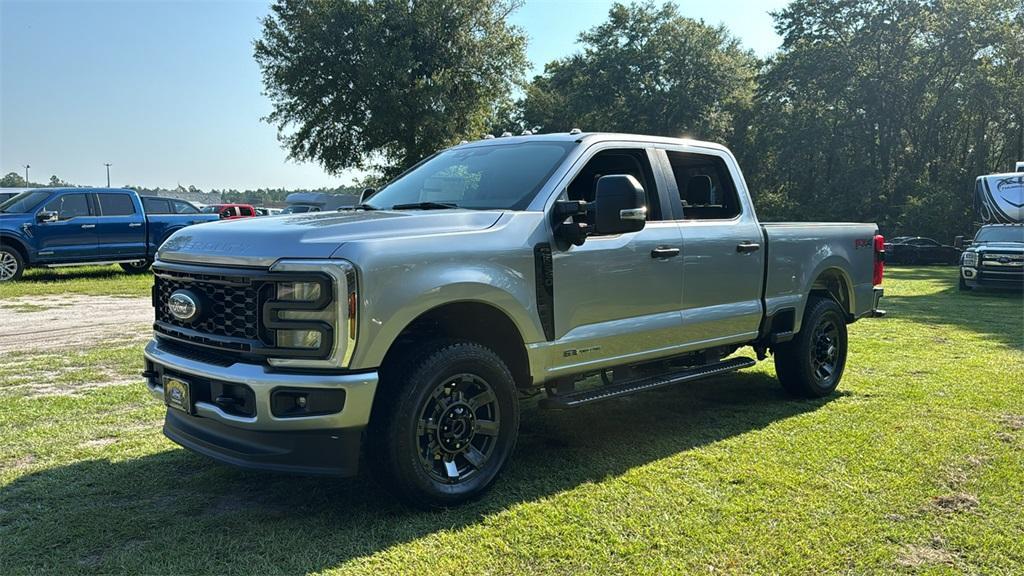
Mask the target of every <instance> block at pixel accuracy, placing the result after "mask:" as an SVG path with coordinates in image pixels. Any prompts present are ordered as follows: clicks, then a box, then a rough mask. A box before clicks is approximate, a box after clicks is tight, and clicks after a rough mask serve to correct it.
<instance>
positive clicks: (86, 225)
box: [82, 224, 96, 228]
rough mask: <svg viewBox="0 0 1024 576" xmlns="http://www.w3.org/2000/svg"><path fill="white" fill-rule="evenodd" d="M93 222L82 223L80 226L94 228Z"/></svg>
mask: <svg viewBox="0 0 1024 576" xmlns="http://www.w3.org/2000/svg"><path fill="white" fill-rule="evenodd" d="M95 227H96V225H95V224H82V228H95Z"/></svg>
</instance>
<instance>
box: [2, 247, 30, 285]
mask: <svg viewBox="0 0 1024 576" xmlns="http://www.w3.org/2000/svg"><path fill="white" fill-rule="evenodd" d="M0 266H4V270H2V271H0V282H14V281H15V280H17V279H19V278H21V275H22V274H24V273H25V259H24V258H22V257H21V252H18V251H17V250H16V249H14V248H13V247H11V246H10V245H8V246H2V245H0Z"/></svg>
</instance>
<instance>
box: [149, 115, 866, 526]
mask: <svg viewBox="0 0 1024 576" xmlns="http://www.w3.org/2000/svg"><path fill="white" fill-rule="evenodd" d="M882 246H883V239H882V237H881V236H879V235H877V227H876V226H875V225H874V224H790V223H786V224H761V223H759V222H758V220H757V217H756V215H755V213H754V207H753V205H752V204H751V200H750V196H749V194H748V191H747V186H746V183H745V182H744V180H743V177H742V175H741V173H740V170H739V168H738V167H737V165H736V161H735V159H734V158H733V156H732V154H731V153H730V152H729V151H728V150H727V149H726V148H724V147H722V146H719V145H716V144H710V143H705V142H696V141H691V140H677V139H669V138H658V137H646V136H633V135H616V134H581V133H578V131H574V132H572V133H568V134H547V135H534V136H521V137H505V138H493V139H486V140H481V141H476V142H472V143H465V144H462V145H459V146H455V147H453V148H450V149H447V150H444V151H442V152H439V153H437V154H435V155H433V156H432V157H430V158H428V159H426V160H424V161H423V162H421V163H419V164H418V165H416V166H415V167H413V168H412V169H410V170H409V171H407V172H406V173H404V174H403V175H401V176H400V177H398V178H397V179H396V180H394V181H393V182H391V183H390V184H388V185H387V186H385V187H384V188H383V189H381V190H380V191H378V192H376V194H375V195H373V196H371V197H369V199H365V198H364V200H363V202H362V203H361V204H359V205H358V206H356V207H355V208H353V209H347V210H342V211H336V212H319V213H311V214H296V215H291V216H282V217H279V218H275V219H273V220H269V221H267V220H259V219H255V220H249V221H236V222H230V223H223V224H218V225H204V226H197V227H191V228H187V229H185V230H182V231H180V232H178V233H176V234H175V235H174V236H172V237H171V238H170V239H169V240H168V241H167V242H166V243H165V244H164V245H163V246H162V247H161V248H160V251H159V253H158V258H157V262H156V263H155V265H154V274H155V286H154V289H153V304H154V306H155V308H156V322H155V324H154V330H155V337H154V339H153V340H152V342H150V343H149V344H148V345H147V346H146V349H145V358H146V371H145V373H144V376H145V377H146V378H147V386H148V388H149V390H150V391H151V392H152V393H153V394H154V395H155V396H156V397H157V398H159V399H160V401H161V402H164V403H166V404H167V406H168V409H167V413H166V419H165V424H164V433H165V434H166V435H167V436H168V437H169V438H170V439H171V440H173V441H175V442H177V443H178V444H181V445H182V446H185V447H187V448H190V449H192V450H194V451H196V452H199V453H201V454H205V455H207V456H210V457H213V458H215V459H217V460H220V461H223V462H228V463H231V464H236V465H239V466H243V467H251V468H259V469H266V470H276V471H291V472H301V473H324V474H333V475H350V474H353V473H355V472H356V468H357V463H358V462H359V459H360V448H361V447H362V448H363V451H364V452H365V455H366V460H367V461H368V463H369V464H370V466H371V468H372V469H373V470H374V471H375V473H376V474H375V475H376V476H378V477H379V478H380V480H381V481H382V482H384V483H386V484H387V485H388V486H389V487H391V488H392V489H393V490H394V492H395V493H396V494H397V495H398V496H399V497H401V498H402V499H404V500H406V501H408V502H412V503H414V504H418V505H421V506H447V505H451V504H455V503H458V502H461V501H463V500H465V499H467V498H470V497H474V496H476V495H478V494H480V493H481V492H482V491H483V490H484V489H486V488H487V487H488V486H489V485H490V484H491V483H492V482H493V481H494V479H495V477H496V476H497V475H498V473H499V471H500V470H501V469H502V467H503V466H505V464H506V462H507V461H508V459H509V457H510V454H511V453H512V449H513V446H514V445H515V443H516V436H517V433H518V428H519V397H520V394H524V393H531V392H540V393H546V397H544V398H543V399H542V400H541V401H540V407H541V408H550V409H574V408H576V407H579V406H584V405H587V404H590V403H592V402H597V401H601V400H606V399H610V398H616V397H620V396H624V395H627V394H632V393H636V392H641V391H645V390H651V389H655V388H659V387H663V386H668V385H672V384H678V383H683V382H690V381H693V380H696V379H699V378H705V377H709V376H714V375H719V374H723V373H727V372H731V371H734V370H738V369H741V368H746V367H749V366H752V365H754V363H755V360H754V359H752V358H747V357H736V356H733V353H734V352H736V351H737V350H738V349H739V348H741V347H744V346H750V347H752V348H753V351H754V353H755V355H756V357H757V358H759V359H762V358H765V357H766V355H767V354H768V353H769V352H771V353H774V356H775V365H776V368H777V371H778V375H779V379H780V381H781V383H782V385H783V386H784V387H785V388H786V390H789V391H790V392H792V393H794V394H797V395H802V396H811V397H820V396H825V395H828V394H830V393H831V392H832V391H833V390H834V389H835V388H836V386H837V385H838V384H839V381H840V379H841V377H842V375H843V367H844V365H845V362H846V358H847V331H846V326H847V324H848V323H850V322H853V321H854V320H856V319H858V318H862V317H865V316H871V315H879V314H881V311H879V310H878V309H877V308H878V306H877V305H878V302H879V298H880V296H881V295H882V288H881V286H880V284H881V281H882V267H883V263H882ZM598 382H602V384H600V385H598V384H597V383H598ZM595 386H596V387H595Z"/></svg>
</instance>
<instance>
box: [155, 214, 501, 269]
mask: <svg viewBox="0 0 1024 576" xmlns="http://www.w3.org/2000/svg"><path fill="white" fill-rule="evenodd" d="M501 214H502V213H501V212H500V211H478V210H458V209H456V210H402V211H395V210H379V211H378V210H374V211H363V210H358V211H353V210H345V211H341V212H315V213H305V214H287V215H283V216H264V217H259V218H243V219H239V220H222V221H219V222H211V223H209V224H198V225H195V226H189V227H187V228H185V229H183V230H181V231H179V232H177V233H175V234H174V235H173V236H171V238H170V239H168V240H167V242H164V244H163V245H162V246H161V247H160V250H159V251H158V252H157V257H158V258H159V259H160V260H166V261H178V262H194V263H202V264H224V265H235V266H270V265H271V264H273V263H274V262H276V261H277V260H280V259H281V258H329V257H330V256H331V254H333V253H334V252H335V251H336V250H337V249H338V247H339V246H341V245H342V244H344V243H345V242H351V241H355V240H370V239H379V238H401V237H410V236H431V235H436V234H451V233H457V232H472V231H476V230H483V229H485V228H489V227H491V226H493V225H494V223H495V222H497V221H498V219H499V218H500V217H501Z"/></svg>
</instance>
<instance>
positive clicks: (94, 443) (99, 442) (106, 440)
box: [79, 436, 117, 448]
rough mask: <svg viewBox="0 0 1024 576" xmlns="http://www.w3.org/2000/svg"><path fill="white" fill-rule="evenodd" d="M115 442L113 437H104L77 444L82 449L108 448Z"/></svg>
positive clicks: (115, 439)
mask: <svg viewBox="0 0 1024 576" xmlns="http://www.w3.org/2000/svg"><path fill="white" fill-rule="evenodd" d="M115 442H117V438H114V437H113V436H104V437H102V438H93V439H92V440H86V441H85V442H82V443H81V444H79V446H81V447H83V448H102V447H104V446H110V445H111V444H114V443H115Z"/></svg>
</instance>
